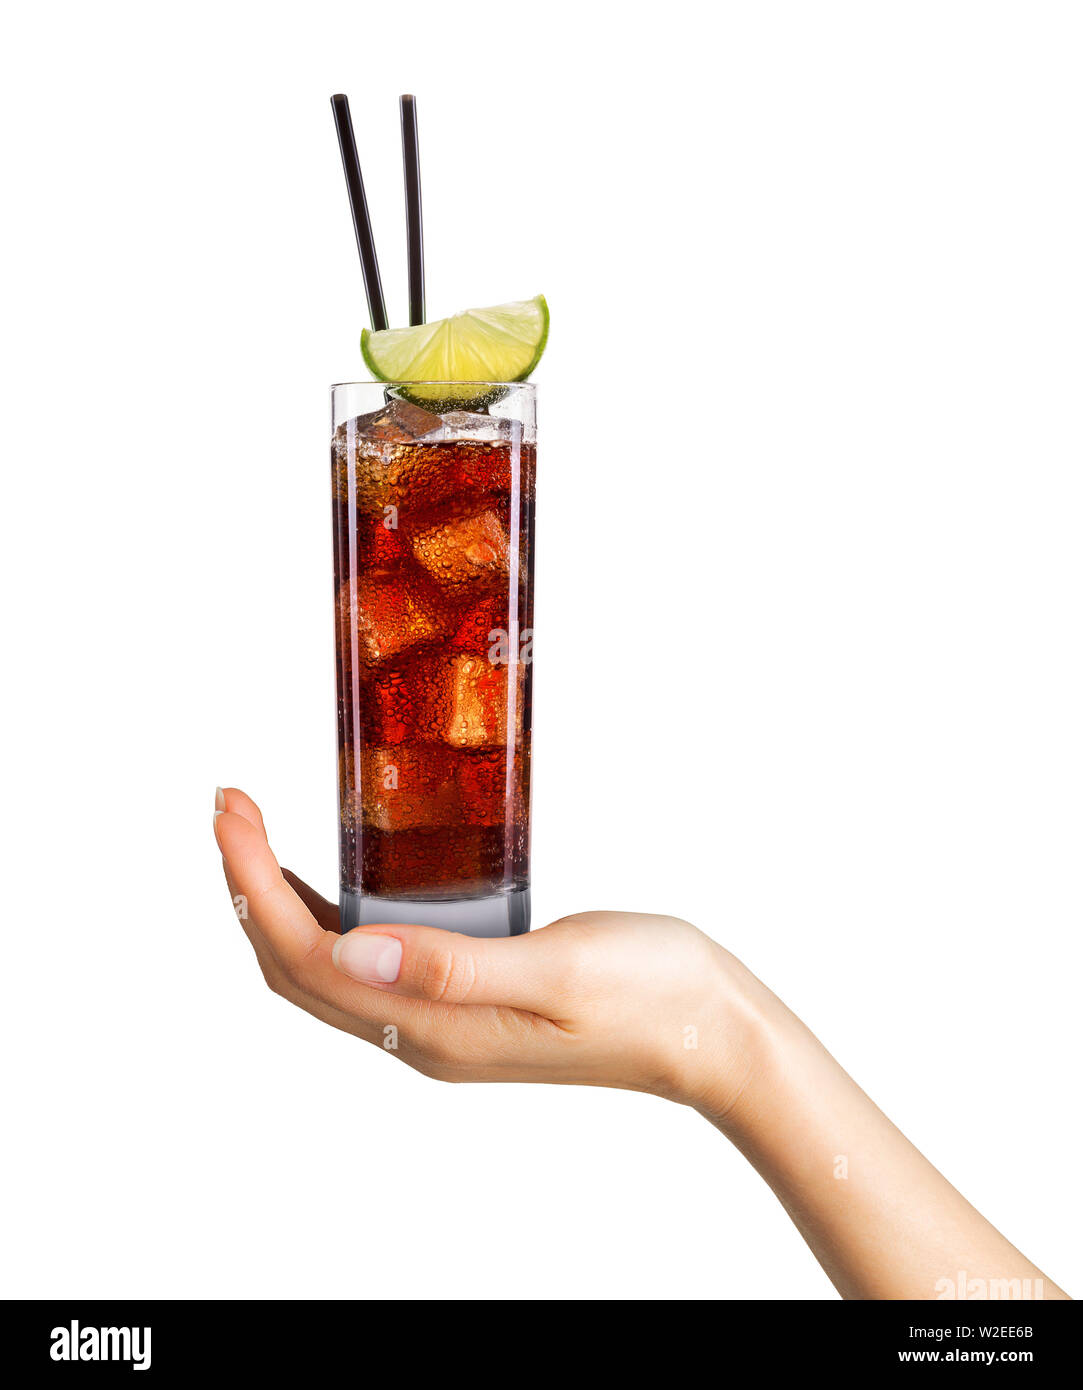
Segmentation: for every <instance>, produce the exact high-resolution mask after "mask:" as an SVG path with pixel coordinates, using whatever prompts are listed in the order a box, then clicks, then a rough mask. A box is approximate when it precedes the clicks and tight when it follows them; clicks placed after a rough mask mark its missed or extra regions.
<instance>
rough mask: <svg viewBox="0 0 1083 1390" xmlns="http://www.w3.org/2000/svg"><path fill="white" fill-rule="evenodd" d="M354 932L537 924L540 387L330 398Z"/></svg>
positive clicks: (342, 779) (452, 385) (487, 385)
mask: <svg viewBox="0 0 1083 1390" xmlns="http://www.w3.org/2000/svg"><path fill="white" fill-rule="evenodd" d="M331 412H332V419H331V424H332V431H333V433H332V439H331V483H332V493H333V509H334V535H335V640H336V655H337V677H338V748H339V837H340V838H339V844H340V851H341V853H340V906H341V918H342V930H343V931H349V930H350V929H351V928H352V927H355V926H360V925H364V924H367V923H379V922H416V923H420V924H421V925H424V926H433V927H446V928H449V929H451V930H453V931H461V932H468V933H470V934H471V935H473V936H515V935H518V934H519V933H520V932H525V931H527V930H528V929H529V926H530V888H529V856H530V715H531V679H530V678H531V662H532V652H533V560H534V555H533V551H534V476H535V441H536V435H535V421H534V388H533V387H532V386H526V385H523V384H522V383H506V382H468V383H464V382H413V383H403V384H401V385H394V384H392V385H385V384H380V383H372V382H361V383H358V382H348V383H345V384H342V385H338V386H334V387H332V388H331Z"/></svg>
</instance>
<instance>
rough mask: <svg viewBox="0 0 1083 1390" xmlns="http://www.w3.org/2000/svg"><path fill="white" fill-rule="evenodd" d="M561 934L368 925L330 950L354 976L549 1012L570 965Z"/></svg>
mask: <svg viewBox="0 0 1083 1390" xmlns="http://www.w3.org/2000/svg"><path fill="white" fill-rule="evenodd" d="M561 956H562V952H561V951H560V949H559V939H558V938H557V936H556V934H555V933H554V934H552V935H549V934H547V931H546V929H545V928H544V927H543V928H542V929H541V930H540V931H536V932H529V933H527V934H526V935H524V936H508V937H475V936H462V935H461V934H460V933H459V932H450V931H443V930H441V929H440V928H438V927H405V926H398V925H394V926H390V925H389V926H366V927H355V928H354V929H353V931H350V932H347V933H346V935H345V936H340V937H339V939H338V940H337V941H336V942H335V947H334V950H333V952H332V955H331V959H332V960H333V961H334V963H335V965H336V967H337V968H338V969H339V970H341V971H342V973H343V974H344V975H348V976H349V977H350V979H352V980H360V981H361V983H362V984H366V985H371V986H374V987H375V988H377V989H383V990H387V991H388V992H389V993H393V994H406V995H410V996H412V997H413V998H415V999H431V1000H436V1001H439V1002H440V1003H443V1004H504V1005H508V1006H509V1007H511V1008H514V1009H527V1010H529V1011H530V1012H531V1013H538V1014H542V1015H552V1014H554V1013H555V1012H556V1011H557V1006H558V1004H559V1001H560V1000H561V998H562V996H563V993H564V982H565V981H566V979H567V976H568V968H567V967H568V963H567V962H566V961H562V959H561Z"/></svg>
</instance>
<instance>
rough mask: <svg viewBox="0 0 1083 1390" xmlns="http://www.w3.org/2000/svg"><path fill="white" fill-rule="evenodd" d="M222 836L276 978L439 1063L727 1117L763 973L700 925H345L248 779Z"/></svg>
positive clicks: (466, 1074) (428, 1065) (252, 927)
mask: <svg viewBox="0 0 1083 1390" xmlns="http://www.w3.org/2000/svg"><path fill="white" fill-rule="evenodd" d="M215 834H216V836H217V838H218V844H219V847H220V849H221V851H222V856H223V865H224V868H225V873H226V881H227V882H228V884H229V888H230V892H231V893H232V894H233V896H234V902H235V904H236V905H237V906H238V915H239V916H240V917H241V923H242V926H243V927H244V929H245V931H246V933H247V935H248V938H249V940H250V941H251V943H252V946H253V948H254V950H255V952H256V957H257V959H258V960H259V963H260V966H261V968H262V970H263V974H264V978H265V979H266V981H267V983H268V984H269V985H270V987H271V989H273V990H274V991H275V993H276V994H280V995H282V997H283V998H285V999H289V1000H290V1001H291V1002H292V1003H294V1004H297V1005H298V1006H299V1007H300V1008H302V1009H305V1010H307V1011H308V1012H309V1013H311V1014H314V1015H315V1016H316V1017H317V1018H321V1019H323V1020H324V1021H325V1022H326V1023H330V1024H332V1025H333V1026H334V1027H336V1028H341V1029H342V1030H343V1031H345V1032H348V1033H353V1034H355V1035H356V1036H358V1037H360V1038H364V1039H365V1040H366V1041H368V1042H372V1043H376V1044H377V1045H379V1046H381V1047H384V1048H386V1049H387V1050H389V1051H393V1052H394V1054H395V1055H396V1056H398V1057H399V1058H401V1059H402V1060H403V1061H405V1062H407V1063H408V1064H409V1065H410V1066H412V1067H415V1068H416V1069H417V1070H418V1071H421V1072H424V1073H425V1074H426V1075H427V1076H432V1077H436V1078H438V1079H439V1080H442V1081H546V1082H564V1083H569V1084H577V1085H590V1086H616V1087H621V1088H624V1089H627V1090H634V1091H650V1092H653V1093H654V1094H656V1095H660V1096H665V1097H667V1098H668V1099H672V1100H678V1101H682V1102H685V1103H687V1104H691V1105H696V1106H698V1107H699V1108H702V1109H706V1110H708V1111H710V1113H712V1114H715V1115H717V1114H720V1113H725V1112H727V1111H728V1110H729V1108H730V1107H731V1106H732V1105H733V1104H734V1103H735V1102H736V1100H737V1098H738V1097H739V1095H740V1092H741V1089H742V1087H743V1086H744V1084H745V1080H746V1078H747V1077H748V1075H749V1071H750V1067H751V1059H752V1055H753V1052H754V1040H755V1003H754V999H755V994H756V988H757V986H758V982H756V981H755V980H754V979H753V977H752V976H751V975H749V974H748V972H747V971H745V970H744V968H743V967H742V966H741V965H740V964H739V962H737V961H736V960H735V959H734V958H733V957H732V956H731V955H729V953H728V952H726V951H724V950H723V949H722V948H721V947H720V946H718V945H717V944H716V943H715V942H713V941H711V940H710V938H708V937H706V936H704V935H703V933H702V932H700V931H697V930H696V928H695V927H693V926H691V925H690V924H689V923H688V922H682V921H680V920H679V919H678V918H675V917H655V916H646V915H643V914H640V913H632V912H583V913H577V914H576V915H575V916H574V917H564V918H562V919H561V920H560V921H558V922H554V923H552V925H550V926H548V927H544V928H542V929H541V930H539V931H535V932H530V933H528V934H527V935H525V936H519V937H509V938H499V939H485V938H475V937H470V936H461V935H459V934H458V933H454V932H447V931H442V930H439V929H437V928H432V927H413V926H370V927H360V928H357V929H355V930H354V931H352V932H350V933H348V934H347V935H346V936H339V935H338V910H337V908H335V907H334V906H333V904H331V903H329V902H327V901H326V900H325V899H323V898H321V897H319V895H318V894H316V893H314V892H313V891H312V889H310V888H309V887H308V886H307V885H306V884H304V883H302V882H301V881H300V880H299V879H297V878H295V877H294V876H293V875H292V874H289V873H288V871H287V872H286V873H285V874H284V873H283V872H282V871H281V870H280V869H279V867H278V864H277V862H276V860H275V857H274V855H273V854H272V853H271V849H270V846H269V845H268V843H267V836H266V832H265V831H264V827H263V818H262V816H261V815H260V812H259V809H258V808H257V806H256V805H255V803H254V802H253V801H251V800H250V798H249V797H247V796H246V795H245V794H244V793H243V792H241V791H237V790H236V789H235V788H230V789H228V790H226V791H225V792H224V793H220V794H219V804H218V808H217V810H216V814H215ZM759 988H761V989H762V987H759Z"/></svg>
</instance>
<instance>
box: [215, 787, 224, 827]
mask: <svg viewBox="0 0 1083 1390" xmlns="http://www.w3.org/2000/svg"><path fill="white" fill-rule="evenodd" d="M225 809H226V794H225V792H224V791H223V790H222V788H221V787H215V789H214V818H215V820H217V819H218V817H219V816H220V815H221V814H222V812H223V811H224V810H225Z"/></svg>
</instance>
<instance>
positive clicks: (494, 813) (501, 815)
mask: <svg viewBox="0 0 1083 1390" xmlns="http://www.w3.org/2000/svg"><path fill="white" fill-rule="evenodd" d="M451 756H452V757H453V758H454V759H455V781H456V785H457V787H458V791H459V817H460V820H461V821H462V824H463V825H503V824H504V821H505V819H506V817H507V809H506V799H507V780H508V755H507V751H506V750H505V749H504V748H484V749H477V750H475V749H471V750H469V751H466V750H463V751H462V752H459V753H453V754H452V755H451Z"/></svg>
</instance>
